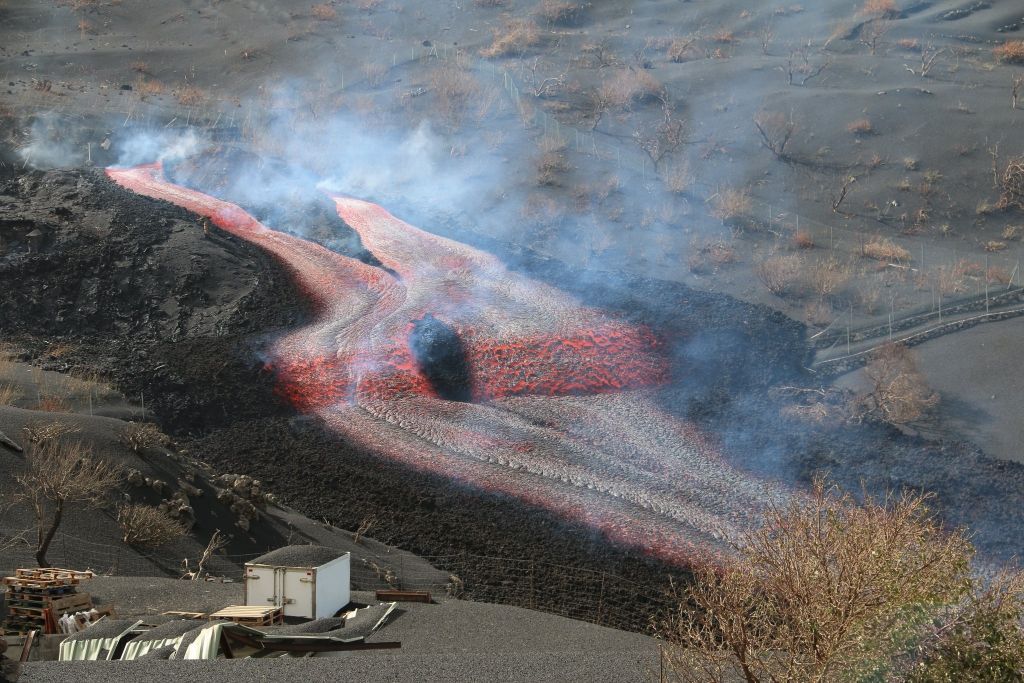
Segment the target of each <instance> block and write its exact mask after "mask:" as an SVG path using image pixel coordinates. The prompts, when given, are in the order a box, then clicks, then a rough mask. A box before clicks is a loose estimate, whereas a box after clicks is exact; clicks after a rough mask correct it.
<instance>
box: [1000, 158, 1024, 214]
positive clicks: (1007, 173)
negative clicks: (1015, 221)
mask: <svg viewBox="0 0 1024 683" xmlns="http://www.w3.org/2000/svg"><path fill="white" fill-rule="evenodd" d="M999 187H1000V188H1001V189H1002V195H1001V196H1000V198H999V205H1000V208H1006V207H1010V206H1015V207H1018V208H1024V156H1020V157H1017V158H1015V159H1011V160H1010V161H1009V163H1007V164H1006V168H1005V169H1004V170H1003V175H1002V177H1001V178H1000V179H999Z"/></svg>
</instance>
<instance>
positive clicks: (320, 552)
mask: <svg viewBox="0 0 1024 683" xmlns="http://www.w3.org/2000/svg"><path fill="white" fill-rule="evenodd" d="M344 554H345V553H344V551H341V550H337V549H335V548H325V547H324V546H322V545H287V546H285V547H283V548H278V549H277V550H272V551H270V552H269V553H267V554H266V555H260V556H259V557H257V558H256V559H255V560H249V562H250V563H251V564H274V565H279V566H282V567H319V566H320V565H322V564H327V563H328V562H330V561H331V560H336V559H338V558H339V557H341V556H342V555H344Z"/></svg>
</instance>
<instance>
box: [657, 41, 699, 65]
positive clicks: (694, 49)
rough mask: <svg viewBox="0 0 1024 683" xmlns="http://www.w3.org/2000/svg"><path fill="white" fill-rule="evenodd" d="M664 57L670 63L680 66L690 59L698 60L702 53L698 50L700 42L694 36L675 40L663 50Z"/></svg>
mask: <svg viewBox="0 0 1024 683" xmlns="http://www.w3.org/2000/svg"><path fill="white" fill-rule="evenodd" d="M665 56H666V57H668V60H669V61H670V62H676V63H677V64H680V63H682V62H688V61H690V60H692V59H700V58H701V57H703V56H704V53H703V52H702V51H701V49H700V42H699V40H698V39H697V38H696V37H695V36H689V37H686V38H676V39H674V40H673V41H672V42H670V43H669V45H668V48H666V50H665Z"/></svg>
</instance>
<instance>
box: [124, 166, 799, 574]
mask: <svg viewBox="0 0 1024 683" xmlns="http://www.w3.org/2000/svg"><path fill="white" fill-rule="evenodd" d="M108 175H109V176H110V177H111V178H112V179H113V180H114V181H115V182H117V183H119V184H121V185H122V186H124V187H127V188H129V189H132V190H134V191H135V192H138V193H140V194H144V195H147V196H151V197H157V198H161V199H165V200H167V201H171V202H173V203H175V204H178V205H180V206H182V207H185V208H186V209H188V210H190V211H193V212H195V213H197V214H200V215H203V216H207V217H209V218H210V220H211V221H213V223H215V224H216V225H217V226H219V227H220V228H222V229H224V230H226V231H227V232H230V233H231V234H233V235H236V236H238V237H240V238H242V239H245V240H248V241H250V242H252V243H253V244H256V245H258V246H260V247H262V248H263V249H265V250H266V251H268V252H269V253H271V254H272V255H273V256H274V257H275V258H277V259H278V260H279V261H280V262H281V263H282V264H283V265H284V266H285V267H286V268H287V269H288V270H289V272H290V273H291V275H292V276H293V277H294V279H295V281H296V282H297V284H298V285H299V286H300V288H301V289H302V290H303V291H304V292H305V293H306V294H307V296H309V298H310V299H311V300H312V302H313V303H314V305H315V308H316V318H315V321H314V322H313V323H312V324H310V325H309V326H307V327H304V328H302V329H298V330H295V331H292V332H290V333H288V334H286V335H285V336H283V337H282V338H280V339H279V340H277V342H276V343H275V344H274V345H273V347H272V349H271V350H270V358H271V364H272V366H273V369H274V370H275V372H276V373H277V377H278V379H279V386H280V390H281V392H282V393H283V394H284V395H285V396H286V397H287V398H288V399H289V400H290V401H291V402H292V403H293V404H294V405H296V406H297V407H298V408H299V409H300V410H303V411H307V412H310V413H314V414H316V415H317V416H319V417H320V418H321V419H322V420H323V421H324V422H325V423H326V424H327V425H329V426H330V427H331V428H333V429H334V430H335V431H336V432H337V433H338V434H340V435H341V436H342V437H344V438H345V439H347V440H349V441H351V442H354V443H356V444H360V445H362V446H364V447H367V448H369V449H371V450H372V451H373V452H376V453H378V454H379V455H380V456H381V457H384V458H391V459H394V460H398V461H401V462H403V463H404V464H406V465H408V466H410V467H413V468H416V469H420V470H426V471H430V472H434V473H439V474H443V475H445V476H447V477H451V478H453V479H455V480H458V481H460V482H463V483H466V484H468V485H471V486H475V487H478V488H482V489H485V490H490V491H495V492H500V493H503V494H507V495H512V496H515V497H517V498H519V499H521V500H522V501H524V502H526V503H528V504H531V505H537V506H542V507H544V508H547V509H549V510H552V511H554V512H556V513H558V514H560V515H562V516H564V517H565V518H567V519H570V520H573V521H579V522H584V523H586V524H589V525H591V526H592V527H594V528H595V529H597V530H599V531H600V532H602V533H603V534H605V535H606V536H607V537H608V538H609V539H611V540H613V541H615V542H617V543H621V544H625V545H629V546H634V547H638V548H641V549H643V550H644V551H646V552H649V553H651V554H653V555H656V556H658V557H660V558H663V559H666V560H669V561H674V562H679V563H689V562H693V561H698V560H701V559H706V558H707V557H708V556H709V555H711V554H714V553H716V552H719V551H720V550H721V549H722V548H723V543H724V542H726V541H728V540H730V539H733V538H735V537H736V535H737V534H738V533H739V532H741V531H742V530H743V529H744V528H746V527H747V526H748V525H750V524H752V523H754V520H755V518H756V516H757V514H758V510H759V509H760V508H761V507H762V505H763V504H764V503H765V502H767V501H769V500H773V499H778V498H779V497H780V496H781V495H783V494H782V493H781V492H779V491H777V490H775V489H774V488H772V487H771V486H769V485H767V484H765V483H764V482H761V481H758V480H755V479H752V478H751V477H749V476H748V475H745V474H743V473H741V472H739V471H736V470H734V469H732V468H730V467H729V466H728V465H727V464H726V463H725V462H724V461H723V460H722V458H721V456H720V454H719V453H718V452H717V451H716V449H715V447H714V445H713V444H712V443H711V442H710V440H709V439H708V438H707V437H706V436H705V435H704V434H702V433H701V432H700V431H698V430H697V429H695V428H694V427H693V426H692V425H689V424H687V423H685V422H681V421H679V420H677V419H676V418H673V417H671V416H669V415H667V414H665V413H663V412H662V411H661V410H659V409H658V408H657V407H656V405H655V402H654V401H653V400H652V392H653V390H654V389H655V388H656V387H657V386H658V385H659V384H661V383H663V382H665V381H666V380H667V379H668V363H667V360H666V358H665V353H664V352H663V349H662V348H661V346H660V344H659V341H658V340H657V339H656V338H655V337H654V335H653V334H652V333H651V332H650V331H649V330H646V329H644V328H642V327H639V326H634V325H629V324H626V323H624V322H622V321H619V320H616V319H613V318H610V317H608V316H607V315H605V314H603V313H601V312H599V311H597V310H594V309H590V308H586V307H583V306H581V305H579V304H578V303H576V302H575V301H574V300H573V299H572V298H571V297H569V296H567V295H565V294H564V293H562V292H560V291H558V290H556V289H554V288H552V287H550V286H547V285H544V284H541V283H539V282H536V281H533V280H530V279H528V278H526V277H523V276H521V275H518V274H515V273H513V272H510V271H509V270H508V269H506V268H505V267H504V266H503V265H502V264H501V262H499V261H498V260H497V259H496V258H494V257H493V256H491V255H489V254H485V253H483V252H481V251H478V250H475V249H472V248H469V247H467V246H466V245H463V244H460V243H457V242H454V241H451V240H448V239H444V238H440V237H438V236H436V235H433V234H430V233H427V232H424V231H422V230H419V229H418V228H415V227H413V226H411V225H408V224H407V223H404V222H402V221H400V220H398V219H396V218H395V217H394V216H392V215H391V214H389V213H388V212H387V211H385V210H384V209H382V208H381V207H380V206H377V205H375V204H371V203H369V202H365V201H360V200H358V199H353V198H349V197H343V196H334V197H333V200H334V203H335V205H336V207H337V212H338V214H339V215H340V216H341V217H342V218H343V219H344V220H345V222H346V223H347V224H348V225H349V226H351V227H352V228H353V229H354V230H355V231H356V232H357V233H358V235H359V237H360V238H361V240H362V242H363V244H364V245H365V246H366V247H367V248H368V249H369V250H370V251H371V252H372V253H373V255H374V256H375V257H376V258H377V259H379V261H380V263H381V264H382V267H378V266H374V265H370V264H367V263H364V262H362V261H359V260H356V259H353V258H349V257H346V256H342V255H340V254H338V253H335V252H332V251H329V250H328V249H326V248H324V247H322V246H320V245H317V244H314V243H312V242H309V241H306V240H304V239H301V238H298V237H294V236H291V235H287V234H284V233H281V232H277V231H274V230H271V229H268V228H267V227H265V226H264V225H262V224H261V223H260V222H258V221H257V220H256V219H255V218H253V217H252V216H250V215H249V214H247V213H246V212H245V211H244V210H242V209H241V208H239V207H238V206H236V205H234V204H230V203H227V202H225V201H222V200H219V199H215V198H213V197H211V196H209V195H206V194H203V193H200V192H197V191H194V190H190V189H186V188H184V187H181V186H178V185H175V184H172V183H170V182H168V181H167V180H166V179H165V178H164V177H163V174H162V168H161V166H160V165H159V164H153V165H147V166H139V167H135V168H129V169H110V170H108ZM431 340H433V341H431ZM424 342H426V344H425V346H424ZM456 342H457V345H456V346H453V344H455V343H456ZM439 352H440V353H441V354H442V355H444V354H449V357H447V358H445V359H444V363H445V364H447V365H446V367H449V368H456V369H457V372H456V374H455V375H453V376H450V377H447V378H445V381H446V382H448V384H447V385H445V381H443V382H441V383H440V384H439V381H438V377H437V376H432V373H431V370H430V368H431V367H433V366H432V362H433V361H432V360H431V356H432V355H434V356H436V355H437V353H439ZM433 360H435V361H436V360H437V359H436V358H434V359H433ZM459 373H462V376H461V378H459V377H456V375H458V374H459ZM453 379H454V380H457V381H454V384H452V381H453ZM463 381H464V382H465V384H464V385H461V384H460V382H463ZM445 386H447V387H448V388H447V389H445V388H444V387H445ZM453 386H454V387H455V389H456V391H455V393H456V394H458V392H459V391H464V393H463V394H459V395H453V394H452V393H451V392H450V391H449V389H452V387H453ZM451 398H459V399H470V400H471V401H472V402H468V401H465V400H450V399H451Z"/></svg>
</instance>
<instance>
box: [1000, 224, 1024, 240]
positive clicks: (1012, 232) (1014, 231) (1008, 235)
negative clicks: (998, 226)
mask: <svg viewBox="0 0 1024 683" xmlns="http://www.w3.org/2000/svg"><path fill="white" fill-rule="evenodd" d="M1020 233H1021V226H1019V225H1007V226H1006V227H1005V228H1003V232H1002V237H1003V239H1004V240H1015V239H1017V238H1018V237H1020Z"/></svg>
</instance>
